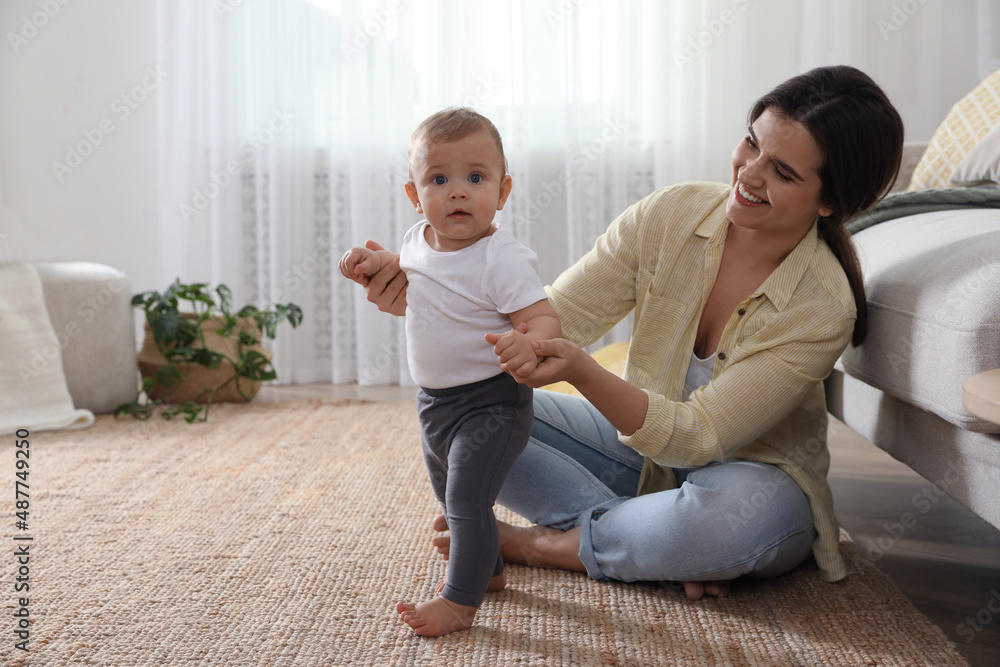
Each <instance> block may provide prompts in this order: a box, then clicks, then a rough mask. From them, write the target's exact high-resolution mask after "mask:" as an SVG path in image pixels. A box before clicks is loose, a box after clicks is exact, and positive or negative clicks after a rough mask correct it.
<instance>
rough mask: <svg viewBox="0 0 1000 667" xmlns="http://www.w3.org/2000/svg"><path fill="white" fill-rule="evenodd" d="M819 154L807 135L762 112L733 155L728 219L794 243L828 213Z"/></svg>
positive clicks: (800, 128)
mask: <svg viewBox="0 0 1000 667" xmlns="http://www.w3.org/2000/svg"><path fill="white" fill-rule="evenodd" d="M822 163H823V154H822V151H820V148H819V145H818V144H817V143H816V140H815V139H813V137H812V135H811V134H810V133H809V130H807V129H806V127H805V126H804V125H802V124H801V123H799V122H798V121H795V120H789V119H787V118H785V117H784V116H781V115H779V114H775V113H772V112H771V110H770V109H765V110H764V113H762V114H761V115H760V116H759V117H758V118H757V120H755V121H754V122H753V125H752V126H751V127H750V128H749V129H748V131H747V136H746V137H745V138H744V139H743V141H741V142H740V143H739V144H737V146H736V148H735V149H734V150H733V176H732V188H731V189H730V192H729V202H728V203H727V204H726V217H728V218H729V220H730V221H731V222H732V223H733V224H735V225H737V226H739V227H741V228H744V229H747V230H753V231H758V232H762V233H766V234H768V235H773V236H775V237H779V236H780V237H787V238H788V239H789V241H794V242H795V243H798V241H799V240H801V239H802V237H804V236H805V235H806V233H807V232H808V231H809V228H810V227H811V226H812V223H813V221H814V220H816V217H817V216H827V215H830V213H832V209H831V208H830V207H829V206H827V205H826V204H825V203H824V202H823V201H821V199H820V192H821V190H822V185H823V184H822V181H821V180H820V177H819V168H820V166H821V165H822Z"/></svg>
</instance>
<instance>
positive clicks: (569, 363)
mask: <svg viewBox="0 0 1000 667" xmlns="http://www.w3.org/2000/svg"><path fill="white" fill-rule="evenodd" d="M525 331H527V328H526V327H525V326H524V325H523V324H522V325H521V326H519V327H518V328H517V329H516V330H515V329H511V330H510V331H507V332H506V333H504V334H502V335H497V334H486V342H487V343H490V344H491V345H493V351H494V352H495V353H496V355H497V358H498V359H499V361H500V367H501V368H502V369H503V370H505V371H507V372H508V373H510V374H511V376H513V377H514V379H515V380H517V381H518V382H520V383H521V384H524V385H527V386H529V387H535V388H538V387H544V386H545V385H548V384H552V383H553V382H560V381H562V380H565V381H567V382H570V383H572V382H573V375H574V373H573V371H575V370H577V369H578V367H579V366H578V364H577V363H576V362H575V361H574V358H575V356H576V355H577V354H586V353H584V352H583V349H582V348H580V346H578V345H576V344H575V343H571V342H569V341H568V340H566V339H565V338H553V339H550V340H534V341H533V340H529V339H528V337H527V336H525V335H524V333H525ZM522 341H523V342H524V343H528V344H529V345H530V354H528V352H526V351H525V349H524V348H523V347H521V345H522ZM529 357H530V359H529Z"/></svg>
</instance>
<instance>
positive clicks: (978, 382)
mask: <svg viewBox="0 0 1000 667" xmlns="http://www.w3.org/2000/svg"><path fill="white" fill-rule="evenodd" d="M962 404H963V405H964V406H965V409H966V410H968V411H969V412H971V413H972V414H974V415H975V416H977V417H979V418H980V419H985V420H987V421H991V422H995V423H997V424H1000V368H998V369H996V370H992V371H985V372H983V373H976V374H975V375H973V376H972V377H969V378H966V379H965V382H963V383H962Z"/></svg>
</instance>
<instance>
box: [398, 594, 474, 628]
mask: <svg viewBox="0 0 1000 667" xmlns="http://www.w3.org/2000/svg"><path fill="white" fill-rule="evenodd" d="M396 611H397V612H399V617H400V618H401V619H402V620H403V622H404V623H406V624H407V625H409V626H410V627H411V628H413V631H414V632H415V633H416V634H418V635H421V636H423V637H439V636H441V635H444V634H448V633H449V632H456V631H458V630H468V629H469V628H471V627H472V622H473V621H474V620H475V618H476V611H478V608H477V607H467V606H465V605H463V604H458V603H455V602H452V601H451V600H448V599H446V598H443V597H441V596H438V597H435V598H434V599H432V600H428V601H427V602H421V603H420V604H418V605H413V604H410V603H408V602H400V603H398V604H397V605H396Z"/></svg>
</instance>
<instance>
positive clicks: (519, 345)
mask: <svg viewBox="0 0 1000 667" xmlns="http://www.w3.org/2000/svg"><path fill="white" fill-rule="evenodd" d="M523 326H524V325H522V326H521V327H519V328H523ZM486 342H487V343H490V344H491V345H493V352H494V353H496V355H497V360H498V361H499V362H500V368H502V369H503V370H504V371H506V372H507V373H510V374H511V375H512V376H514V378H516V379H518V380H519V381H520V378H521V377H522V376H526V375H528V374H530V373H531V372H532V371H533V370H534V369H535V366H536V365H537V363H538V358H537V357H536V356H535V351H534V349H532V346H531V341H530V340H529V339H528V337H527V336H526V335H524V332H523V331H519V330H518V329H511V330H510V331H507V332H505V333H503V334H500V335H497V334H486Z"/></svg>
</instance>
